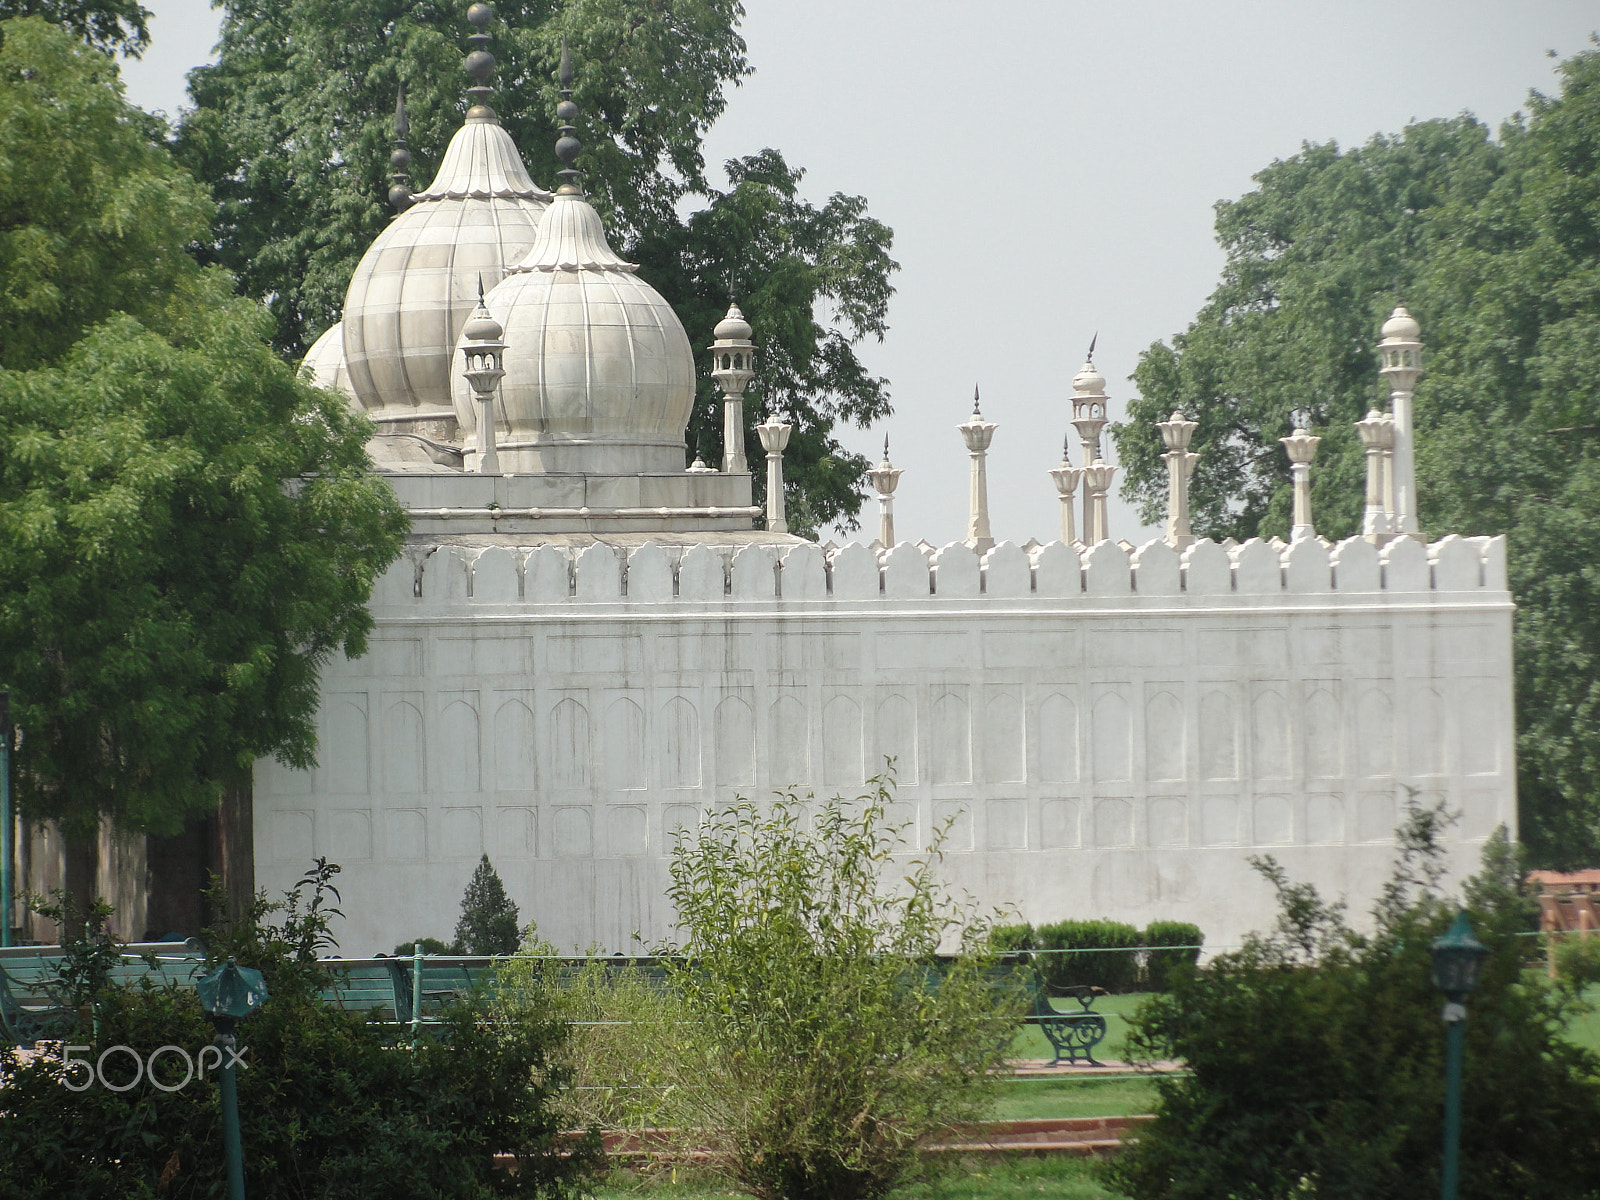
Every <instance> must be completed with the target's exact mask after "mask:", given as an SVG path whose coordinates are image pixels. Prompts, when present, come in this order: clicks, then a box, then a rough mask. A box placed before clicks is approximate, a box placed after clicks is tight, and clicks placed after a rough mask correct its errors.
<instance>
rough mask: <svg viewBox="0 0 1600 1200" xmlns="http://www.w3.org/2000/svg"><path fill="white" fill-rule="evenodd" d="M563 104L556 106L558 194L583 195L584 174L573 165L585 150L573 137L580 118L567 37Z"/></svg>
mask: <svg viewBox="0 0 1600 1200" xmlns="http://www.w3.org/2000/svg"><path fill="white" fill-rule="evenodd" d="M560 78H561V103H560V104H558V105H556V119H557V120H558V121H560V122H561V125H560V127H559V128H560V132H561V136H560V137H559V138H557V139H556V157H557V158H559V159H560V160H561V167H562V169H561V170H559V171H557V172H556V176H557V177H558V178H559V179H560V180H561V186H560V187H559V188H558V189H556V190H557V191H558V192H567V193H569V194H570V193H576V194H578V195H580V196H581V195H582V194H583V189H582V188H581V187H579V186H578V180H579V179H580V178H581V177H582V172H580V171H579V170H577V169H576V168H575V167H574V166H573V165H572V164H573V163H575V162H577V160H578V152H579V151H581V150H582V149H583V143H582V142H580V141H578V139H577V138H575V137H573V136H572V135H573V134H575V133H577V132H578V131H577V129H576V128H575V127H574V126H573V124H572V122H573V121H575V120H577V118H578V106H577V105H576V104H574V103H573V102H572V52H571V51H570V50H569V49H568V48H567V35H566V34H562V35H561V76H560Z"/></svg>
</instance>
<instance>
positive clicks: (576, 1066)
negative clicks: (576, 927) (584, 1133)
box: [498, 945, 681, 1129]
mask: <svg viewBox="0 0 1600 1200" xmlns="http://www.w3.org/2000/svg"><path fill="white" fill-rule="evenodd" d="M540 948H541V949H549V947H548V946H547V945H546V946H541V947H540ZM498 986H499V989H500V991H501V993H502V994H503V995H504V996H505V997H506V998H507V1002H508V1003H516V1004H522V1005H530V1006H533V1007H535V1008H537V1009H539V1010H540V1011H543V1012H545V1013H547V1014H549V1015H552V1016H557V1017H559V1018H560V1019H562V1020H563V1021H566V1022H568V1023H569V1024H570V1026H571V1029H572V1032H571V1035H570V1036H569V1037H568V1038H567V1039H566V1041H565V1042H564V1043H563V1044H562V1046H561V1051H560V1053H561V1060H562V1062H563V1063H564V1064H565V1065H566V1066H567V1067H568V1068H569V1069H570V1070H571V1072H572V1085H573V1086H572V1087H571V1088H569V1089H568V1091H567V1092H566V1093H565V1095H564V1096H563V1098H562V1103H563V1108H562V1111H563V1113H564V1114H565V1119H566V1121H567V1125H568V1127H569V1128H574V1129H594V1128H599V1129H646V1128H661V1127H664V1126H670V1125H673V1124H675V1123H676V1122H677V1120H678V1114H677V1112H676V1110H675V1108H674V1104H675V1097H674V1095H673V1091H674V1086H675V1074H674V1071H673V1069H672V1067H671V1065H670V1063H669V1062H668V1060H669V1059H670V1058H671V1055H672V1053H673V1051H672V1046H673V1044H674V1041H675V1039H676V1037H677V1034H678V1030H679V1026H680V1024H681V1019H680V1017H679V1003H678V996H677V992H676V990H675V989H674V988H673V987H672V986H671V985H670V984H669V983H668V981H667V979H666V972H665V970H664V969H663V968H662V967H661V966H659V965H658V964H656V963H655V962H654V960H652V959H628V958H604V957H591V958H586V959H580V960H573V959H556V958H536V957H518V958H514V959H512V960H511V961H510V962H508V963H506V964H505V965H504V966H503V967H502V968H501V969H500V973H499V979H498Z"/></svg>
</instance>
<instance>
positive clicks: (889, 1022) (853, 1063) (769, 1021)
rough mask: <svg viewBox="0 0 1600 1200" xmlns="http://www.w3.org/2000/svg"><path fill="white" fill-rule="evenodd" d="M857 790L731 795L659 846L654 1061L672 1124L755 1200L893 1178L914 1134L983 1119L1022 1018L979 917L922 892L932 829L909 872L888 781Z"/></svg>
mask: <svg viewBox="0 0 1600 1200" xmlns="http://www.w3.org/2000/svg"><path fill="white" fill-rule="evenodd" d="M873 783H874V785H875V786H874V790H873V791H871V792H869V793H868V794H866V795H864V796H862V797H860V798H859V799H858V800H856V801H854V802H850V803H846V802H845V801H844V800H842V799H840V798H838V797H835V798H834V799H832V800H829V801H827V802H825V803H822V804H813V803H810V802H808V801H803V800H800V799H799V798H797V797H795V796H792V795H791V796H783V797H779V798H778V800H777V801H776V802H775V803H774V804H772V805H770V806H761V807H758V806H756V805H754V804H751V803H749V802H748V801H743V800H741V801H739V802H738V803H736V804H734V805H732V806H731V807H729V808H726V809H723V810H721V811H718V812H715V813H713V814H712V815H711V816H710V817H709V818H708V819H707V821H706V823H705V824H704V825H702V826H701V828H700V830H699V831H698V834H697V835H693V836H686V837H685V838H684V839H682V840H680V842H679V843H678V845H677V847H676V848H675V850H674V853H673V858H672V866H671V872H672V882H671V885H670V887H669V888H668V894H669V895H670V897H671V898H672V900H673V902H674V903H675V904H676V906H677V910H678V920H679V924H680V927H681V928H682V929H683V930H684V932H685V934H686V936H687V942H686V944H685V945H684V947H683V952H684V954H685V955H686V956H687V958H686V959H674V960H671V961H669V962H668V964H667V966H668V971H669V974H670V976H671V979H672V982H673V983H674V984H675V985H676V987H677V990H678V992H679V994H680V995H681V997H682V1014H683V1018H684V1019H683V1020H682V1021H681V1022H680V1023H679V1025H678V1029H677V1033H676V1035H675V1045H674V1046H673V1047H672V1051H671V1053H670V1054H669V1055H666V1056H664V1057H666V1059H667V1061H668V1064H669V1065H670V1066H671V1067H672V1069H673V1071H674V1075H675V1080H674V1081H675V1082H676V1083H677V1084H678V1087H677V1089H676V1091H675V1093H674V1094H675V1095H676V1096H677V1097H678V1111H679V1112H681V1113H682V1116H683V1122H684V1123H685V1124H686V1125H688V1126H689V1127H691V1128H692V1129H693V1130H694V1133H693V1136H694V1137H695V1138H696V1139H697V1140H704V1141H706V1142H709V1143H710V1145H711V1148H712V1150H713V1154H714V1160H715V1162H716V1163H717V1165H718V1166H720V1167H721V1168H722V1169H723V1170H724V1171H725V1172H726V1173H727V1175H728V1176H729V1177H730V1178H731V1179H732V1181H733V1182H734V1183H735V1184H736V1185H737V1186H738V1187H739V1188H740V1189H742V1190H743V1191H745V1192H748V1193H749V1194H751V1195H753V1196H757V1197H761V1198H762V1200H867V1198H870V1197H878V1196H883V1195H886V1194H888V1193H889V1192H890V1191H892V1190H894V1189H895V1188H896V1187H898V1186H900V1185H901V1184H902V1183H904V1182H906V1181H907V1180H908V1179H909V1178H911V1177H912V1176H913V1175H914V1174H916V1172H917V1170H918V1167H919V1165H920V1164H919V1158H918V1154H917V1145H918V1143H919V1142H920V1141H922V1140H923V1139H924V1138H925V1137H928V1136H929V1135H931V1134H933V1133H935V1132H937V1131H940V1130H944V1129H946V1128H948V1127H949V1126H950V1125H952V1124H954V1123H956V1122H959V1121H964V1120H970V1119H973V1118H976V1117H978V1116H979V1115H981V1114H982V1113H983V1112H984V1111H985V1110H986V1107H987V1104H988V1102H989V1100H990V1098H991V1096H992V1088H993V1086H994V1078H993V1076H992V1075H991V1074H990V1072H991V1069H993V1068H996V1067H999V1066H1001V1065H1002V1062H1003V1055H1004V1054H1005V1051H1006V1047H1007V1046H1009V1044H1010V1041H1011V1037H1012V1034H1013V1033H1014V1032H1015V1029H1016V1027H1017V1024H1018V1021H1019V1019H1020V1015H1021V1003H1020V999H1021V998H1020V994H1019V993H1018V992H1016V991H1015V990H1014V989H1004V988H996V986H995V984H994V980H993V977H992V975H991V973H990V968H991V965H992V959H991V958H990V956H989V953H988V951H987V949H986V944H987V942H988V938H989V933H990V924H989V921H988V919H986V918H985V917H983V916H982V915H980V914H979V913H978V912H977V911H975V910H974V909H973V908H972V907H971V905H970V904H965V905H962V904H957V903H955V902H953V901H952V900H951V899H950V898H949V896H948V894H947V893H946V892H945V890H944V889H943V887H942V886H941V885H940V884H939V883H938V880H937V878H936V874H935V872H936V868H937V866H938V863H939V860H940V855H941V845H942V842H943V836H944V834H943V831H940V832H939V833H937V834H936V835H935V837H934V839H933V843H932V845H931V846H930V847H929V849H928V851H927V852H926V853H925V854H924V855H922V856H921V857H919V858H915V859H912V860H911V861H909V862H907V861H905V860H904V858H903V854H904V844H903V842H902V840H901V839H902V836H903V830H902V829H901V828H899V827H896V826H893V825H891V824H890V823H889V822H888V819H887V812H888V805H889V802H890V799H891V791H890V789H891V788H892V786H893V783H892V777H891V779H890V780H888V781H881V780H874V781H873ZM946 938H953V939H957V940H958V941H959V946H960V953H959V954H957V955H955V956H953V957H951V958H949V959H948V961H945V962H943V963H941V962H940V961H939V960H938V959H936V955H937V952H938V951H939V949H940V946H941V942H943V941H945V940H946Z"/></svg>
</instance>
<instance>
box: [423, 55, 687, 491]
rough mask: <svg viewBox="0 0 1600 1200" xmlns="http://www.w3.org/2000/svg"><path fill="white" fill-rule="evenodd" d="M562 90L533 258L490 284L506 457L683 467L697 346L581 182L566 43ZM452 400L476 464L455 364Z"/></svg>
mask: <svg viewBox="0 0 1600 1200" xmlns="http://www.w3.org/2000/svg"><path fill="white" fill-rule="evenodd" d="M561 96H562V100H561V104H560V106H559V107H558V108H557V110H556V115H557V118H558V119H559V120H560V121H561V122H562V124H561V126H560V133H561V138H560V140H559V141H558V142H557V143H556V156H557V157H558V158H560V159H561V161H562V162H563V163H564V164H566V165H565V166H564V167H563V168H562V170H561V171H559V172H557V174H558V176H559V177H560V178H561V180H562V183H561V186H560V187H559V188H557V189H556V194H555V196H554V198H553V199H552V200H551V203H550V207H549V208H548V209H547V210H546V211H545V214H544V217H543V219H542V220H541V221H540V222H539V231H538V234H537V236H536V237H535V238H534V242H533V247H532V248H531V249H530V250H529V251H528V255H527V257H526V258H524V259H523V260H522V261H521V262H520V263H518V264H517V265H515V266H513V267H511V268H510V269H509V270H508V271H507V273H506V276H505V278H504V279H502V280H500V282H499V283H497V284H495V286H494V288H493V289H492V290H491V291H490V292H489V295H488V306H489V307H490V308H492V309H493V310H494V311H495V312H497V313H499V314H500V315H501V320H502V321H503V323H504V326H505V341H506V351H505V377H504V378H503V379H502V380H501V384H500V400H501V411H503V412H504V414H505V422H506V429H505V437H504V440H500V439H499V438H498V437H497V439H496V440H497V441H498V442H499V445H498V454H499V460H500V463H501V466H502V469H504V470H506V471H509V472H512V473H515V474H523V473H530V474H535V473H542V474H554V475H569V474H600V475H632V474H640V473H658V472H661V473H665V472H671V473H674V474H676V473H678V472H681V471H682V470H683V469H684V468H683V458H684V449H685V445H684V436H683V434H684V428H685V427H686V426H687V425H688V423H689V414H690V410H691V408H692V406H693V404H694V352H693V350H692V349H691V348H690V346H689V338H688V335H687V334H686V333H684V330H683V324H682V323H681V322H680V321H679V320H678V317H677V314H676V313H674V312H673V311H672V307H671V305H669V304H668V303H667V301H666V299H665V298H664V297H663V296H662V295H661V293H659V292H657V291H656V290H655V289H654V288H653V287H651V286H650V285H649V284H648V283H646V282H645V281H644V280H642V279H640V278H639V277H638V275H636V274H635V273H634V272H635V270H636V268H635V267H634V265H633V264H632V263H629V262H627V261H626V260H624V259H623V258H622V257H621V256H620V255H618V254H617V253H616V251H614V250H612V249H611V246H610V244H609V243H608V242H607V241H606V233H605V227H604V225H602V224H601V221H600V214H599V213H597V212H596V211H595V210H594V208H593V207H592V206H591V205H590V203H589V201H588V200H587V199H585V198H584V194H583V189H582V188H581V187H580V186H579V185H578V182H577V181H578V178H579V172H578V170H577V169H576V167H574V166H573V163H574V162H575V160H576V158H577V155H578V153H579V151H580V149H581V147H580V145H579V143H578V140H577V138H576V137H575V136H573V135H574V134H575V133H576V129H575V127H574V126H573V125H572V121H573V120H575V119H576V117H577V115H578V109H577V106H576V105H575V104H573V102H572V64H571V57H570V55H569V53H568V51H567V49H566V47H565V45H563V47H562V52H561ZM462 348H463V349H465V342H464V340H463V342H462ZM452 399H453V402H454V405H455V416H456V420H457V421H458V422H459V424H460V427H461V430H462V434H463V439H462V446H463V451H464V459H465V461H466V462H467V464H468V466H469V468H470V467H471V465H472V463H473V461H474V460H475V459H476V457H477V454H478V446H477V442H478V437H477V432H478V431H477V413H476V411H475V408H476V406H475V405H474V404H473V402H472V397H471V394H470V389H469V388H468V386H467V382H466V379H465V378H464V377H463V376H462V375H461V374H460V373H459V372H458V373H457V374H456V376H455V378H454V379H453V381H452Z"/></svg>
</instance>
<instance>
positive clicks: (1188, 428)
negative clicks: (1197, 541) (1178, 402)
mask: <svg viewBox="0 0 1600 1200" xmlns="http://www.w3.org/2000/svg"><path fill="white" fill-rule="evenodd" d="M1156 428H1157V429H1159V430H1160V431H1161V440H1162V442H1163V443H1165V445H1166V447H1167V452H1166V453H1165V454H1163V455H1162V456H1161V457H1162V459H1163V460H1165V462H1166V464H1167V544H1168V545H1169V546H1171V547H1173V549H1175V550H1182V549H1183V548H1184V547H1185V546H1192V545H1193V544H1194V531H1193V530H1192V529H1191V528H1190V525H1189V478H1190V476H1192V475H1193V474H1194V465H1195V463H1197V462H1199V461H1200V456H1199V455H1198V454H1192V453H1190V451H1189V439H1191V438H1192V437H1194V431H1195V430H1196V429H1198V428H1200V424H1199V422H1197V421H1191V420H1189V419H1188V418H1187V417H1185V416H1184V415H1183V414H1182V413H1181V412H1179V411H1178V410H1177V409H1173V410H1172V415H1171V416H1170V417H1168V418H1167V419H1166V420H1165V421H1157V422H1156Z"/></svg>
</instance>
